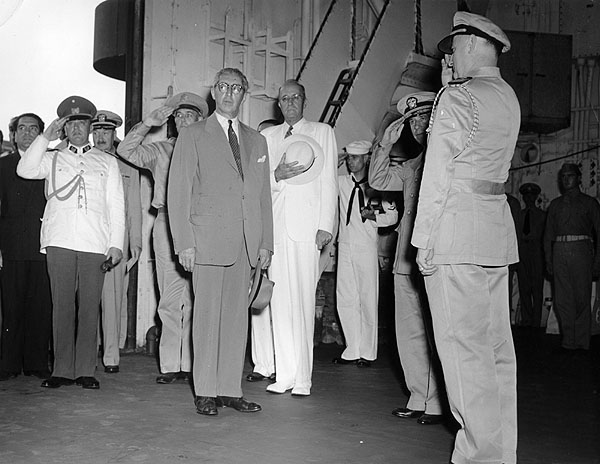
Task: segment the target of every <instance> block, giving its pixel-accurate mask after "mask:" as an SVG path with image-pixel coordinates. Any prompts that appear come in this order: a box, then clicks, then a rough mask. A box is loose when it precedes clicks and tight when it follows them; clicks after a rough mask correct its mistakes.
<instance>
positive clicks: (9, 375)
mask: <svg viewBox="0 0 600 464" xmlns="http://www.w3.org/2000/svg"><path fill="white" fill-rule="evenodd" d="M17 375H19V374H17V373H16V372H7V371H1V372H0V382H1V381H4V380H9V379H14V378H15V377H16V376H17Z"/></svg>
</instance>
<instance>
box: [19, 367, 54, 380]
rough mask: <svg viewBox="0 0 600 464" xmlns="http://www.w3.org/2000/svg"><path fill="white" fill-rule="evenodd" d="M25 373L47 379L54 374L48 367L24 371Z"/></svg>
mask: <svg viewBox="0 0 600 464" xmlns="http://www.w3.org/2000/svg"><path fill="white" fill-rule="evenodd" d="M23 375H26V376H27V377H31V376H33V377H37V378H38V379H47V378H48V377H50V376H51V375H52V373H51V372H50V371H49V370H48V369H46V370H35V371H23Z"/></svg>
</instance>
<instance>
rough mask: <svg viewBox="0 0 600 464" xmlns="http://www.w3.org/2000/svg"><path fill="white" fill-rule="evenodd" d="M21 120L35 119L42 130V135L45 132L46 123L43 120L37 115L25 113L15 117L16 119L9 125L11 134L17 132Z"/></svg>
mask: <svg viewBox="0 0 600 464" xmlns="http://www.w3.org/2000/svg"><path fill="white" fill-rule="evenodd" d="M21 118H33V119H35V120H36V121H37V123H38V126H39V128H40V133H42V132H44V127H45V124H44V121H43V120H42V118H40V117H39V116H38V115H37V114H35V113H23V114H20V115H19V116H15V117H14V118H12V119H11V120H10V123H9V124H8V129H9V130H10V131H11V132H17V127H18V125H19V120H20V119H21Z"/></svg>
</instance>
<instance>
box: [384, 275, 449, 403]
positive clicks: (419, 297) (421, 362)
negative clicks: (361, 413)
mask: <svg viewBox="0 0 600 464" xmlns="http://www.w3.org/2000/svg"><path fill="white" fill-rule="evenodd" d="M419 278H421V277H420V276H413V275H404V274H394V297H395V300H396V301H395V303H396V305H395V306H396V343H397V344H398V355H399V357H400V363H401V364H402V371H403V372H404V381H405V382H406V388H408V391H409V392H410V397H409V398H408V402H407V403H406V407H407V408H409V409H412V410H413V411H425V412H426V413H427V414H441V413H442V406H441V404H440V397H439V394H438V386H437V382H436V378H435V374H434V369H433V363H432V353H431V348H430V345H429V341H428V339H427V330H426V327H425V324H426V322H425V315H424V314H423V311H427V305H426V301H423V298H425V295H423V294H422V293H421V292H424V290H425V289H424V288H423V283H422V282H421V288H420V289H419V285H418V282H416V281H415V279H419Z"/></svg>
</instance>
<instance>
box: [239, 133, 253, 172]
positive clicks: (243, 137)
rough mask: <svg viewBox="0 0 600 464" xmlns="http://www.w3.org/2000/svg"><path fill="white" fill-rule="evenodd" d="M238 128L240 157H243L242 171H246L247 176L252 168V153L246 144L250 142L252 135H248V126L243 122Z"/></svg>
mask: <svg viewBox="0 0 600 464" xmlns="http://www.w3.org/2000/svg"><path fill="white" fill-rule="evenodd" d="M238 127H239V128H240V130H239V132H240V155H241V157H242V169H243V170H244V176H245V175H246V173H247V172H248V170H249V166H250V152H249V151H248V150H247V149H246V144H247V143H248V142H249V140H248V139H249V138H250V135H249V134H248V130H247V129H246V126H245V125H244V124H242V123H241V122H240V123H239V126H238Z"/></svg>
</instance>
